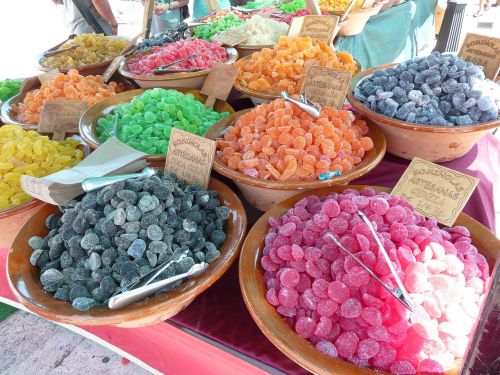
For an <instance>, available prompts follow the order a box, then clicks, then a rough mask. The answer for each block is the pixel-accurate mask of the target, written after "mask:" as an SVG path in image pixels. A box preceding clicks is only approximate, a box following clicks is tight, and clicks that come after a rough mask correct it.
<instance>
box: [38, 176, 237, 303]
mask: <svg viewBox="0 0 500 375" xmlns="http://www.w3.org/2000/svg"><path fill="white" fill-rule="evenodd" d="M230 214H231V211H230V209H229V208H228V207H226V206H221V205H220V202H219V200H218V199H217V192H216V191H207V190H205V189H204V188H203V187H201V186H200V185H186V184H185V183H184V182H183V181H182V180H177V179H176V177H175V176H174V175H173V174H167V175H158V176H153V177H148V178H140V179H133V180H127V181H121V182H117V183H114V184H113V185H110V186H108V187H105V188H103V189H101V190H98V191H95V192H91V193H87V194H86V195H85V196H84V197H83V198H82V200H81V201H80V202H75V201H73V202H70V204H69V206H68V207H66V208H65V209H64V214H63V215H62V216H61V217H59V216H56V215H50V216H49V217H47V219H46V221H45V224H46V226H47V228H48V229H49V230H50V232H49V234H48V235H47V236H46V237H45V238H41V237H32V238H30V239H29V242H28V243H29V245H30V246H31V248H32V249H33V250H34V251H33V253H32V254H31V257H30V262H31V264H32V265H33V266H38V267H39V268H40V282H41V283H42V286H43V289H44V290H46V291H47V292H51V293H54V298H56V299H59V300H62V301H70V302H71V303H72V306H73V308H75V309H77V310H81V311H85V310H88V309H90V308H91V307H94V306H96V305H101V304H105V303H106V301H107V300H108V299H109V298H110V297H111V296H112V295H113V294H114V293H115V292H117V291H119V290H120V288H121V287H125V286H127V285H129V284H130V283H132V282H134V281H136V280H138V279H139V277H140V276H143V275H145V274H147V273H148V272H150V271H151V270H152V269H153V268H154V267H156V266H159V265H160V264H162V263H163V262H165V261H166V260H168V259H169V258H170V257H171V256H172V255H173V252H174V251H176V250H177V249H178V248H182V249H186V250H189V251H188V253H187V254H188V255H187V256H186V257H185V258H184V259H182V260H181V261H180V262H178V263H176V264H172V265H171V266H169V267H168V268H167V269H166V270H165V271H163V272H162V273H161V274H160V275H159V276H158V278H157V280H162V279H165V278H169V277H172V276H175V275H177V274H181V273H184V272H187V271H188V270H189V269H190V268H191V267H192V266H193V265H194V264H195V263H200V262H207V263H210V262H212V261H214V260H215V259H217V258H218V257H219V256H220V252H219V249H220V247H221V246H222V244H223V243H224V241H225V240H226V233H225V231H224V227H225V222H226V220H227V219H228V218H229V216H230ZM181 283H182V281H180V282H177V283H175V284H173V285H172V286H169V287H168V288H166V289H164V290H163V291H162V292H166V291H168V290H172V289H174V288H176V287H177V286H179V285H180V284H181Z"/></svg>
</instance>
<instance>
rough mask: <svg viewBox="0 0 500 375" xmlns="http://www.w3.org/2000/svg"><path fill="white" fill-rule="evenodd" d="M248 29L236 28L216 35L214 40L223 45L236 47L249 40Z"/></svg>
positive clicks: (244, 27)
mask: <svg viewBox="0 0 500 375" xmlns="http://www.w3.org/2000/svg"><path fill="white" fill-rule="evenodd" d="M247 29H248V27H247V26H245V25H243V26H239V27H235V28H234V29H229V30H227V31H224V32H222V33H220V34H217V35H215V36H214V37H213V38H212V40H215V41H216V42H217V43H219V44H221V45H226V46H231V47H234V46H235V45H237V44H240V43H242V42H244V41H245V40H246V39H248V34H247Z"/></svg>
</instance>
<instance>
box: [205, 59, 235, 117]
mask: <svg viewBox="0 0 500 375" xmlns="http://www.w3.org/2000/svg"><path fill="white" fill-rule="evenodd" d="M239 71H240V68H239V67H237V66H234V65H228V64H223V63H217V64H214V65H213V66H212V68H211V69H210V73H208V77H207V79H206V80H205V83H204V84H203V87H202V88H201V93H202V94H204V95H206V96H208V98H207V101H206V102H205V107H207V108H212V107H213V106H214V104H215V100H216V99H220V100H226V99H227V97H228V96H229V93H230V92H231V89H232V88H233V84H234V80H235V79H236V76H237V75H238V73H239Z"/></svg>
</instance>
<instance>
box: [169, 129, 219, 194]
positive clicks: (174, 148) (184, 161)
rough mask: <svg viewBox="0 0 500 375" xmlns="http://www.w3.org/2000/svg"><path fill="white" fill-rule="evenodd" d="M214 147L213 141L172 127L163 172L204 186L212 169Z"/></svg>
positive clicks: (206, 184)
mask: <svg viewBox="0 0 500 375" xmlns="http://www.w3.org/2000/svg"><path fill="white" fill-rule="evenodd" d="M215 147H216V143H215V141H212V140H210V139H207V138H203V137H199V136H197V135H194V134H191V133H187V132H185V131H183V130H180V129H176V128H173V129H172V132H171V133H170V142H169V144H168V151H167V158H166V160H165V172H173V173H175V174H176V175H177V177H178V178H182V179H183V180H186V181H187V182H189V183H192V184H200V185H202V186H204V187H205V188H206V187H207V186H208V181H209V180H210V173H211V171H212V163H213V161H214V156H215Z"/></svg>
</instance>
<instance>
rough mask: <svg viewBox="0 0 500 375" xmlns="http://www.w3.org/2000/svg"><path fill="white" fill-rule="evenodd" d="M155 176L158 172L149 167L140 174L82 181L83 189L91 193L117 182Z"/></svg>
mask: <svg viewBox="0 0 500 375" xmlns="http://www.w3.org/2000/svg"><path fill="white" fill-rule="evenodd" d="M155 174H156V170H155V169H153V168H149V167H148V168H144V169H143V170H142V171H141V172H139V173H127V174H117V175H115V176H102V177H90V178H86V179H85V180H83V181H82V188H83V190H84V191H86V192H89V191H94V190H97V189H100V188H103V187H105V186H108V185H111V184H114V183H115V182H119V181H124V180H130V179H131V178H139V177H151V176H154V175H155Z"/></svg>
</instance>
